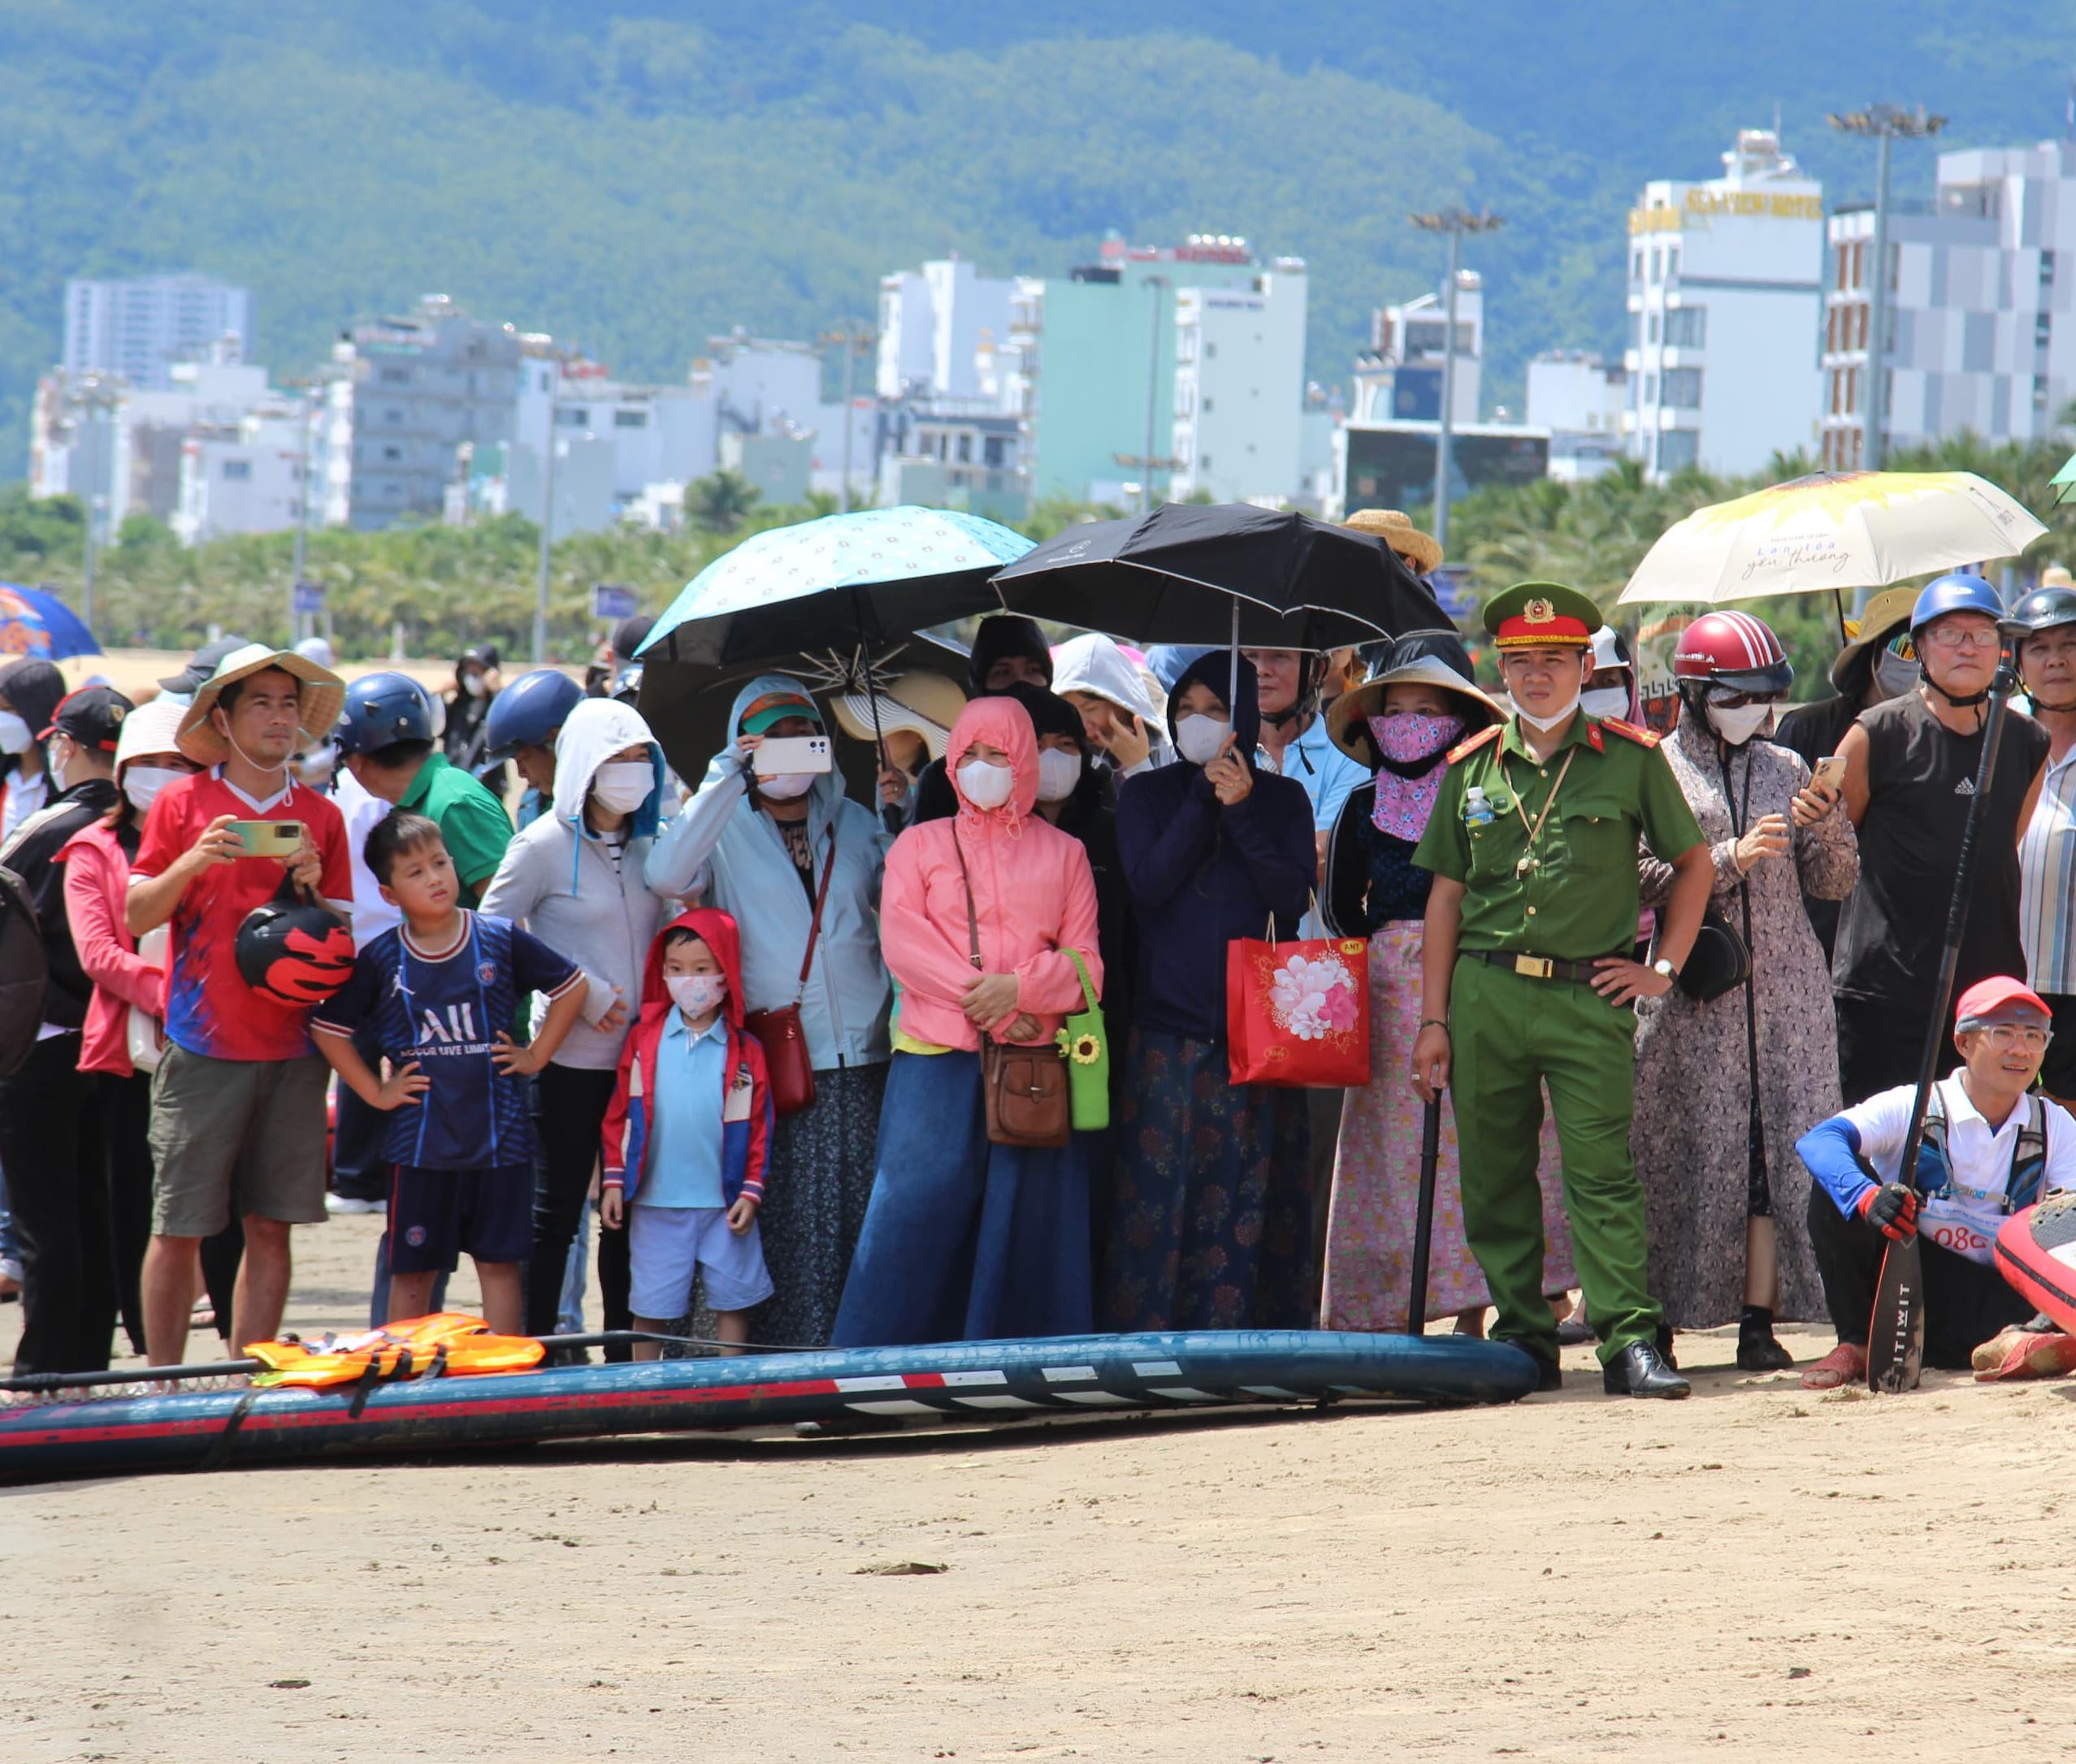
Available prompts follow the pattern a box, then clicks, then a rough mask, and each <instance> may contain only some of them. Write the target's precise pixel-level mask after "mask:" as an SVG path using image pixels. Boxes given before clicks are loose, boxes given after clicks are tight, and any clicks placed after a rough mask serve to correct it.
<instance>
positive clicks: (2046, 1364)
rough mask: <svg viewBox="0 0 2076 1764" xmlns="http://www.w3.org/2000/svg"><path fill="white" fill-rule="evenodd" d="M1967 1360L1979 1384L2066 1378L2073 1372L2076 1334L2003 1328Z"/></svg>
mask: <svg viewBox="0 0 2076 1764" xmlns="http://www.w3.org/2000/svg"><path fill="white" fill-rule="evenodd" d="M1970 1363H1972V1364H1973V1365H1974V1368H1975V1382H1976V1383H1977V1384H1978V1385H1988V1384H1995V1383H1996V1382H1997V1381H1998V1380H2001V1379H2006V1378H2062V1377H2066V1376H2068V1375H2069V1373H2070V1372H2076V1336H2069V1335H2064V1334H2063V1333H2061V1330H2059V1329H2021V1328H2007V1329H2002V1330H2000V1331H1999V1332H1998V1333H1996V1335H1995V1336H1993V1337H1991V1339H1990V1340H1988V1341H1985V1342H1983V1345H1982V1346H1980V1347H1978V1348H1977V1349H1976V1350H1975V1351H1974V1354H1971V1355H1970Z"/></svg>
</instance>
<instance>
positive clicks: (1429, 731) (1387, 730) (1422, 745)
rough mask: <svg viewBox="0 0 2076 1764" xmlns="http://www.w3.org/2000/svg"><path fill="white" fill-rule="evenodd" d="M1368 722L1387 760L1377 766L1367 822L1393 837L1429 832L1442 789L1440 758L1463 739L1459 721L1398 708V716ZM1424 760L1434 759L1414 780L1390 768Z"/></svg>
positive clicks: (1412, 836) (1415, 837) (1379, 749)
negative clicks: (1428, 828)
mask: <svg viewBox="0 0 2076 1764" xmlns="http://www.w3.org/2000/svg"><path fill="white" fill-rule="evenodd" d="M1367 721H1368V723H1369V727H1370V734H1371V735H1372V736H1373V737H1374V738H1375V739H1376V745H1377V751H1378V752H1380V753H1381V754H1382V755H1383V756H1384V757H1385V765H1382V766H1380V767H1379V768H1378V769H1377V774H1376V808H1374V809H1372V811H1371V813H1370V821H1371V824H1372V826H1375V827H1376V830H1378V831H1379V832H1380V833H1388V834H1391V836H1392V837H1393V839H1408V840H1418V839H1419V836H1420V835H1421V834H1423V833H1424V832H1426V831H1427V826H1428V816H1429V815H1431V814H1432V813H1434V804H1435V799H1436V797H1437V796H1438V795H1440V794H1441V779H1442V773H1443V767H1442V765H1441V763H1440V762H1441V756H1442V755H1443V754H1444V753H1445V752H1448V751H1449V749H1450V748H1452V747H1454V745H1455V744H1456V743H1457V742H1458V740H1459V739H1462V737H1463V718H1462V717H1436V716H1432V715H1430V714H1429V713H1427V712H1425V711H1402V712H1400V713H1398V715H1397V716H1396V717H1370V718H1368V719H1367ZM1423 760H1426V761H1432V762H1434V763H1432V764H1431V765H1428V767H1427V768H1426V769H1424V770H1423V771H1421V772H1420V773H1419V774H1418V775H1417V776H1415V777H1412V778H1406V777H1404V776H1402V775H1401V773H1400V772H1399V771H1395V770H1393V767H1394V766H1397V767H1401V768H1405V767H1412V766H1417V765H1419V764H1420V762H1421V761H1423Z"/></svg>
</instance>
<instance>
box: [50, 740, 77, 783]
mask: <svg viewBox="0 0 2076 1764" xmlns="http://www.w3.org/2000/svg"><path fill="white" fill-rule="evenodd" d="M73 752H74V749H73V747H72V737H71V736H69V735H67V736H66V737H64V738H63V742H62V743H61V742H60V741H59V740H57V739H53V740H52V742H51V743H50V788H51V791H52V793H53V794H54V795H59V796H62V795H64V794H65V791H66V789H67V785H66V782H65V768H66V766H67V765H68V764H69V763H70V762H71V761H72V754H73ZM61 755H62V756H63V757H62V758H61V757H60V756H61Z"/></svg>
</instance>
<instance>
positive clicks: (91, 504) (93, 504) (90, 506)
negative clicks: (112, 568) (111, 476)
mask: <svg viewBox="0 0 2076 1764" xmlns="http://www.w3.org/2000/svg"><path fill="white" fill-rule="evenodd" d="M107 505H108V499H107V497H106V496H101V495H98V494H96V495H93V496H89V497H88V498H87V499H86V559H85V568H84V570H82V571H81V572H80V619H81V620H82V621H83V622H85V625H86V627H87V629H88V630H89V631H91V630H92V629H93V564H94V556H93V553H94V547H95V542H96V540H98V538H99V536H100V535H98V533H97V532H96V531H95V529H96V528H97V527H99V526H100V524H101V513H102V509H105V508H106V507H107Z"/></svg>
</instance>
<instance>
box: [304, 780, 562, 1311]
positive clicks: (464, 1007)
mask: <svg viewBox="0 0 2076 1764" xmlns="http://www.w3.org/2000/svg"><path fill="white" fill-rule="evenodd" d="M364 851H365V855H366V860H367V867H368V869H369V870H370V871H371V872H372V873H373V874H374V876H375V880H376V881H377V882H379V884H380V885H381V888H382V898H383V899H385V900H387V901H388V902H390V903H391V904H392V905H394V906H395V907H396V908H397V910H398V911H399V912H401V913H402V914H403V916H404V922H403V923H402V924H401V925H398V926H397V927H396V928H395V929H394V930H388V931H385V932H384V933H383V934H382V935H381V936H380V937H379V938H376V939H375V941H374V942H373V943H371V944H369V945H368V947H366V949H364V950H362V951H361V952H360V955H359V956H358V957H357V958H356V959H355V960H354V963H353V978H352V979H351V980H349V982H347V983H346V985H345V988H344V989H343V990H340V992H339V993H338V994H337V995H335V996H334V997H333V998H332V999H330V1000H329V1001H328V1002H327V1003H324V1004H323V1005H320V1006H319V1008H318V1009H317V1011H316V1012H314V1014H313V1016H312V1017H311V1021H310V1028H311V1029H312V1030H313V1031H314V1032H315V1039H316V1042H317V1046H318V1049H319V1051H320V1052H321V1053H323V1055H324V1057H325V1058H326V1059H327V1060H329V1061H331V1063H332V1069H333V1070H334V1071H336V1073H338V1074H339V1077H340V1082H341V1083H343V1084H345V1085H347V1086H349V1087H350V1088H351V1089H352V1090H353V1094H355V1095H357V1096H358V1097H359V1098H360V1099H361V1100H362V1102H364V1103H367V1104H368V1105H369V1106H370V1107H372V1108H379V1109H383V1110H385V1111H387V1112H389V1114H390V1117H391V1118H390V1123H389V1130H388V1134H387V1136H386V1137H385V1138H384V1142H383V1155H384V1157H385V1158H386V1159H388V1161H389V1162H390V1163H391V1164H393V1165H394V1166H395V1167H396V1177H395V1181H394V1186H393V1188H392V1193H391V1196H390V1202H389V1233H390V1246H389V1268H390V1285H389V1315H390V1317H391V1319H392V1320H396V1319H398V1318H403V1317H415V1316H422V1315H424V1313H425V1310H426V1307H427V1305H428V1304H429V1303H430V1302H431V1298H432V1288H433V1282H434V1281H435V1280H436V1278H437V1277H438V1276H439V1275H440V1273H442V1272H449V1273H451V1272H453V1268H454V1266H455V1263H457V1261H458V1260H459V1259H460V1257H461V1254H462V1251H463V1250H466V1251H467V1252H468V1253H469V1255H471V1256H472V1257H474V1258H475V1264H476V1276H477V1278H478V1280H479V1281H480V1282H481V1285H482V1288H483V1320H484V1321H486V1322H487V1323H488V1324H489V1325H490V1326H491V1328H492V1329H495V1330H496V1331H497V1332H498V1333H500V1334H504V1335H517V1334H518V1333H521V1332H522V1330H523V1329H524V1328H525V1326H526V1315H525V1312H526V1304H525V1294H524V1291H523V1289H522V1284H521V1280H520V1268H521V1265H522V1263H524V1262H525V1261H526V1259H527V1255H529V1254H530V1253H531V1250H532V1248H533V1156H534V1129H533V1116H532V1112H531V1109H530V1108H529V1107H528V1106H527V1094H528V1093H527V1086H526V1085H525V1084H524V1083H523V1082H522V1080H524V1079H526V1078H527V1077H531V1075H532V1074H533V1073H535V1072H537V1071H539V1070H540V1068H541V1066H542V1065H543V1064H544V1063H545V1062H546V1061H547V1060H548V1057H549V1056H550V1055H552V1054H553V1053H554V1051H555V1050H556V1048H557V1047H559V1046H560V1045H561V1041H562V1038H563V1037H564V1036H565V1035H566V1034H568V1033H569V1032H570V1025H572V1024H573V1023H574V1022H575V1021H576V1020H577V1014H578V1012H579V1011H581V1010H582V1009H583V1001H584V992H585V982H584V973H583V969H580V968H579V967H578V966H577V965H576V964H574V962H572V961H570V960H568V959H567V958H566V957H565V956H559V955H557V953H556V952H555V951H553V950H552V949H550V948H549V947H548V946H547V945H546V944H545V943H542V942H541V941H540V939H539V938H535V937H533V936H531V935H530V934H528V933H527V932H526V931H523V930H521V929H520V928H519V927H518V926H517V925H514V924H513V923H512V922H511V921H509V920H508V919H498V918H492V917H489V916H488V915H486V914H483V913H480V912H470V911H468V910H467V909H466V908H463V907H462V904H461V886H460V883H459V882H458V880H457V878H456V875H455V873H454V860H453V858H452V857H450V856H449V855H448V851H447V846H446V842H445V841H444V839H441V838H440V829H439V828H438V827H437V826H435V825H434V823H433V822H431V821H429V820H427V818H426V817H424V816H423V815H416V814H410V813H404V812H402V811H401V810H400V811H399V812H397V813H394V814H392V815H390V816H389V817H388V818H387V819H385V820H384V821H379V822H378V823H377V824H376V826H375V829H374V830H373V831H372V832H371V833H370V834H368V836H367V843H366V847H364ZM529 992H539V993H541V994H544V995H545V996H546V997H547V999H548V1015H547V1018H546V1020H545V1021H544V1022H543V1023H542V1025H541V1026H540V1033H539V1034H536V1035H535V1037H534V1038H533V1041H532V1042H531V1045H529V1046H527V1047H519V1046H518V1045H516V1044H515V1043H514V1042H513V1040H512V1038H511V1037H510V1035H509V1034H507V1033H506V1032H505V1029H503V1028H502V1027H501V1026H500V1025H504V1024H508V1023H510V1022H512V1021H514V1020H515V1018H516V1017H517V1016H518V1003H519V1000H520V999H521V998H522V996H523V995H525V994H527V993H529ZM363 1023H371V1024H372V1025H374V1028H375V1032H376V1034H377V1036H378V1037H379V1039H380V1041H381V1043H382V1051H383V1053H384V1056H385V1057H386V1058H387V1060H388V1066H389V1072H388V1076H387V1077H382V1076H379V1075H378V1074H377V1073H375V1072H374V1071H373V1070H372V1069H371V1068H370V1067H369V1065H368V1064H367V1062H366V1060H363V1059H362V1057H361V1055H360V1054H359V1053H358V1051H356V1050H355V1048H354V1047H353V1032H354V1030H355V1029H358V1028H359V1027H360V1026H361V1025H362V1024H363Z"/></svg>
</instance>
